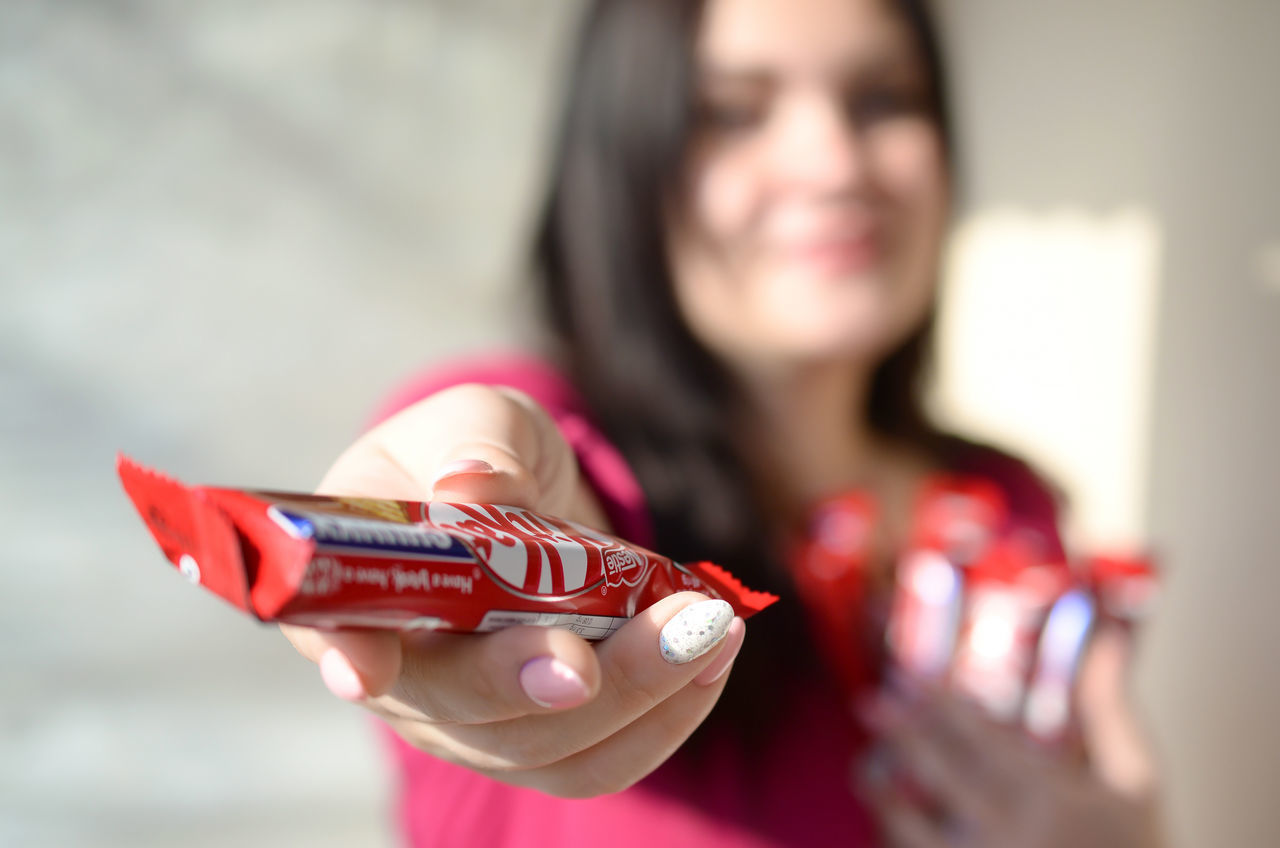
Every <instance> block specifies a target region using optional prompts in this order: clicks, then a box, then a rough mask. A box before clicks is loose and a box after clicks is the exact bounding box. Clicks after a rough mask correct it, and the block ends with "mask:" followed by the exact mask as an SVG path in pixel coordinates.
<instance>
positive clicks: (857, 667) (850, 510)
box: [791, 492, 879, 698]
mask: <svg viewBox="0 0 1280 848" xmlns="http://www.w3.org/2000/svg"><path fill="white" fill-rule="evenodd" d="M878 520H879V505H878V504H877V503H876V501H875V499H874V498H872V497H871V496H870V495H868V494H866V493H863V492H850V493H847V494H843V495H839V496H836V497H833V498H829V499H827V500H824V501H822V502H820V503H818V504H816V505H815V506H814V507H813V509H812V510H811V511H810V515H809V520H808V526H807V528H806V532H805V533H804V534H803V536H802V538H801V539H799V540H798V541H797V542H796V545H795V548H794V549H793V551H792V555H791V561H792V562H794V563H795V566H796V567H795V568H794V570H793V571H792V574H791V576H792V581H793V582H794V584H795V589H796V594H797V595H798V596H799V597H800V599H801V600H802V601H803V602H804V605H805V610H806V613H807V619H808V622H809V628H810V631H811V632H812V633H813V635H814V642H815V643H816V645H817V648H818V650H819V651H821V652H822V654H823V657H824V659H825V660H826V661H827V664H828V665H829V666H830V668H831V670H832V671H833V672H834V673H835V675H836V677H837V680H838V681H839V683H840V686H841V687H842V689H843V690H844V692H845V694H846V696H848V697H850V698H853V697H855V696H856V695H857V694H858V693H860V691H861V690H862V688H863V687H865V686H866V685H867V681H868V680H869V679H870V678H871V675H872V668H873V666H874V663H875V656H874V655H873V654H872V653H871V651H869V650H868V648H869V639H868V631H869V630H870V625H869V622H868V620H867V618H868V616H867V607H868V601H869V597H870V595H871V594H872V592H873V591H874V590H875V588H876V587H875V586H874V585H872V583H873V578H874V575H873V574H871V573H869V565H870V559H871V554H872V551H873V541H874V535H875V526H876V522H877V521H878Z"/></svg>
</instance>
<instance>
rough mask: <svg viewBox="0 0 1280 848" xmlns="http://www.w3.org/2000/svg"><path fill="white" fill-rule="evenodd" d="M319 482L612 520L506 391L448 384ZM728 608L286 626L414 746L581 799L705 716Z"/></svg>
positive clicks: (670, 745) (675, 743)
mask: <svg viewBox="0 0 1280 848" xmlns="http://www.w3.org/2000/svg"><path fill="white" fill-rule="evenodd" d="M319 490H320V492H321V493H323V494H331V495H343V496H355V497H382V498H397V499H402V500H441V501H454V502H464V503H465V502H472V503H502V504H508V505H512V506H522V507H526V508H529V509H533V510H536V511H539V512H545V513H550V514H553V515H557V516H561V517H565V518H569V519H572V520H574V521H577V522H580V523H582V524H586V525H588V526H592V527H596V528H600V529H608V528H607V527H606V522H605V520H604V517H603V513H602V512H601V510H600V507H599V505H598V504H597V503H596V501H595V499H594V497H593V496H592V494H591V492H590V490H589V489H588V488H587V487H586V486H585V485H584V484H583V483H582V481H581V480H580V479H579V476H578V469H577V464H576V461H575V459H574V456H573V453H572V451H571V449H570V448H569V446H568V445H567V444H566V443H565V441H564V439H563V438H562V437H561V436H560V434H559V432H558V430H557V429H556V426H555V423H554V422H553V421H552V420H551V418H550V416H548V415H547V413H546V412H545V411H544V410H543V409H542V408H541V407H539V406H538V405H537V404H536V403H535V402H534V401H533V400H532V399H530V398H529V397H527V396H526V395H524V394H521V393H520V392H516V391H514V390H511V389H506V388H491V387H485V386H478V385H465V386H458V387H455V388H451V389H447V390H445V391H443V392H440V393H439V394H436V395H433V396H432V397H430V398H427V399H426V400H424V401H421V402H420V403H418V404H415V405H414V406H412V407H409V408H408V409H406V410H404V411H403V412H401V413H400V414H398V415H396V416H395V417H393V418H391V419H389V420H388V421H386V422H385V423H383V424H382V425H380V426H379V427H377V428H375V429H374V430H372V431H370V432H369V433H368V434H366V435H365V436H364V437H363V438H361V439H360V440H359V441H357V442H356V443H355V444H354V445H353V446H352V447H351V448H350V449H349V450H347V451H346V452H345V453H344V454H343V455H342V456H341V457H340V458H339V459H338V461H337V463H336V464H335V465H334V466H333V468H332V469H331V470H330V471H329V473H328V474H327V475H326V476H325V478H324V481H323V482H322V483H321V485H320V489H319ZM725 607H727V605H726V604H724V602H722V601H708V600H707V599H706V598H705V597H704V596H702V595H698V594H695V593H692V592H684V593H681V594H678V595H673V596H671V597H669V598H665V599H664V600H662V601H660V602H659V603H657V604H654V605H653V606H652V607H650V608H649V609H647V610H645V611H644V612H642V613H641V614H640V615H638V616H637V617H636V618H635V619H634V620H632V621H630V622H628V623H627V624H626V625H625V626H623V627H622V628H620V629H619V630H618V631H617V632H616V633H614V634H613V635H612V636H611V637H610V638H609V639H607V640H605V641H604V642H602V643H600V644H599V645H597V646H594V647H593V646H592V645H591V644H589V643H587V642H586V641H584V640H582V639H581V638H579V637H577V636H575V635H573V634H572V633H569V632H567V631H564V630H558V629H550V628H541V627H512V628H508V629H506V630H502V631H499V632H497V633H491V634H486V635H458V634H449V633H431V632H426V633H423V632H415V633H399V632H393V631H373V630H368V631H355V630H348V631H321V630H313V629H310V628H303V627H288V626H286V627H282V628H281V629H282V630H283V631H284V634H285V635H286V636H287V637H288V638H289V640H290V641H291V642H292V643H293V644H294V646H295V647H296V648H297V649H298V651H299V652H301V653H302V654H303V655H304V656H306V657H308V658H309V659H311V660H313V661H314V662H316V663H318V664H319V666H320V671H321V675H322V677H323V678H324V680H325V683H326V685H327V686H328V687H329V688H330V690H332V691H333V692H334V693H335V694H337V695H339V696H340V697H343V698H346V699H347V700H350V701H354V702H356V703H359V704H362V705H364V706H365V707H367V708H368V709H370V710H372V711H373V712H374V713H377V714H378V715H380V716H382V717H383V718H384V719H386V721H387V723H388V724H390V725H391V727H393V728H394V729H395V730H396V731H397V732H398V733H399V734H400V735H401V736H402V737H403V738H404V739H405V740H407V741H408V742H409V743H410V744H413V745H415V746H416V747H418V748H420V749H422V750H424V751H427V752H428V753H431V754H433V755H435V756H438V757H441V758H443V759H446V760H450V761H452V762H455V763H459V764H461V765H464V766H466V767H468V768H471V769H473V770H475V771H478V772H481V773H484V774H488V775H491V776H493V777H495V778H496V779H498V780H502V781H504V782H507V783H511V784H515V785H520V786H530V787H534V788H537V789H540V790H541V791H544V792H547V793H550V794H553V795H559V796H563V797H589V796H593V795H599V794H604V793H608V792H614V791H618V790H620V789H623V788H626V787H627V786H629V785H631V784H632V783H634V782H635V781H637V780H639V779H640V778H642V777H644V776H645V775H646V774H648V773H649V772H650V771H652V770H653V769H655V768H656V767H657V766H658V765H660V764H661V763H662V762H663V761H664V760H665V759H666V758H667V757H669V756H670V755H671V754H672V753H673V752H674V751H675V750H676V748H677V747H679V745H680V744H681V743H682V742H683V741H684V740H685V739H686V738H687V737H688V736H689V734H690V733H692V732H693V730H694V729H695V728H696V727H697V726H698V724H700V723H701V722H702V720H703V719H704V718H705V717H706V715H707V713H709V712H710V710H711V708H712V706H714V704H715V702H716V699H717V698H718V697H719V695H720V692H721V690H722V689H723V687H724V682H725V675H726V672H727V671H728V668H729V666H730V664H731V663H732V662H733V659H734V657H735V656H736V655H737V651H738V648H739V647H740V646H741V644H742V639H743V636H744V633H745V629H744V624H743V622H742V620H741V619H738V618H733V617H732V614H731V612H726V610H725V609H724V608H725ZM686 611H687V612H686ZM708 613H712V614H718V615H717V616H713V618H714V619H715V620H714V621H713V623H712V626H710V627H708V633H707V635H706V637H705V639H704V641H703V642H702V643H701V644H699V645H694V646H692V648H691V649H690V650H688V651H686V653H685V655H684V656H682V657H680V658H679V659H681V660H684V661H682V662H671V661H668V660H666V659H664V658H663V653H662V652H661V651H660V648H659V640H660V638H661V634H662V632H663V628H664V627H665V626H667V625H668V623H669V622H672V621H673V619H675V618H677V616H679V617H681V620H686V619H688V618H689V617H690V616H702V617H703V618H705V617H706V616H707V614H708ZM678 623H679V622H677V624H678ZM699 651H701V653H699Z"/></svg>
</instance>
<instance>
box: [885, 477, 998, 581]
mask: <svg viewBox="0 0 1280 848" xmlns="http://www.w3.org/2000/svg"><path fill="white" fill-rule="evenodd" d="M1008 515H1009V509H1008V505H1007V503H1006V501H1005V497H1004V493H1003V492H1001V491H1000V487H999V486H997V485H996V484H995V483H992V482H991V481H989V480H985V479H983V478H981V477H965V476H957V475H946V474H935V475H933V476H931V477H930V478H929V479H928V480H926V481H925V483H924V485H923V487H922V488H921V490H920V494H919V495H918V496H917V498H916V503H915V512H914V515H913V518H912V532H911V540H910V543H909V546H910V547H911V548H915V549H927V550H932V551H937V552H939V553H941V554H943V555H944V556H945V557H946V558H947V559H948V560H949V561H951V562H952V563H954V564H955V565H966V564H968V563H971V562H975V561H977V560H978V559H979V558H980V557H981V556H982V555H983V553H985V552H986V550H987V548H988V547H989V546H990V545H991V543H992V542H993V541H994V540H995V539H996V537H997V536H998V535H999V534H1000V533H1001V531H1002V530H1003V529H1004V526H1005V524H1006V522H1007V521H1008Z"/></svg>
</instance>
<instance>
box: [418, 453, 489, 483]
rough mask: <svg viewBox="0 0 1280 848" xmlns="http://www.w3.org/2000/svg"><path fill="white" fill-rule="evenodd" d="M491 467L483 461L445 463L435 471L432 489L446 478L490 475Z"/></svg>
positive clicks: (466, 460) (464, 460)
mask: <svg viewBox="0 0 1280 848" xmlns="http://www.w3.org/2000/svg"><path fill="white" fill-rule="evenodd" d="M492 473H493V466H492V465H490V464H489V463H487V462H485V461H484V460H483V459H455V460H453V461H452V462H446V463H445V464H444V465H442V466H440V468H439V469H438V470H437V471H436V476H435V479H434V480H432V481H431V486H432V488H434V487H435V486H437V485H439V483H440V481H441V480H443V479H445V478H446V477H456V476H458V475H461V474H492Z"/></svg>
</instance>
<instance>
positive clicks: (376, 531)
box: [267, 504, 474, 562]
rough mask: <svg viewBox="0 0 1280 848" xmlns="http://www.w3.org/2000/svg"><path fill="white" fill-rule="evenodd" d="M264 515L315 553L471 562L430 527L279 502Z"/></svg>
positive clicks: (462, 549) (459, 545)
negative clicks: (308, 544)
mask: <svg viewBox="0 0 1280 848" xmlns="http://www.w3.org/2000/svg"><path fill="white" fill-rule="evenodd" d="M267 514H268V515H270V516H271V519H272V520H273V521H274V522H275V523H276V524H278V525H279V526H280V527H281V529H283V530H284V531H285V532H286V533H288V534H289V535H290V536H293V537H294V538H295V539H312V540H314V541H315V543H316V549H317V552H321V551H323V550H344V551H362V552H365V553H368V554H370V555H373V556H380V555H381V556H386V555H389V554H395V555H397V556H405V555H407V556H425V557H430V558H431V559H435V560H441V559H453V560H462V561H465V562H473V561H474V557H473V556H472V555H471V551H469V550H468V549H467V547H466V545H464V544H462V542H460V541H458V540H457V539H456V538H454V537H453V536H450V535H449V534H448V533H445V532H444V531H443V530H439V529H437V528H434V527H428V526H425V525H421V524H396V523H394V522H389V521H379V520H377V519H369V518H355V517H352V516H348V515H333V514H329V513H321V512H304V511H300V510H293V509H286V508H285V507H282V506H280V505H279V504H277V505H275V506H272V507H270V508H269V509H268V510H267Z"/></svg>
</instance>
